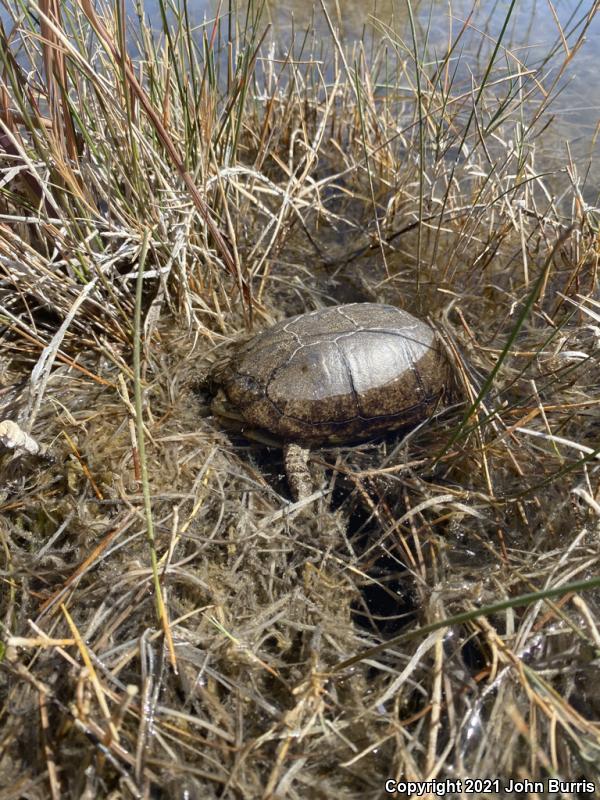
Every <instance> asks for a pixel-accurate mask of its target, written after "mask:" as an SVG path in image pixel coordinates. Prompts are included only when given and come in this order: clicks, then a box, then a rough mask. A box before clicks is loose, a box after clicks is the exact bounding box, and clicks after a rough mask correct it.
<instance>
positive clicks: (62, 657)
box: [0, 0, 600, 800]
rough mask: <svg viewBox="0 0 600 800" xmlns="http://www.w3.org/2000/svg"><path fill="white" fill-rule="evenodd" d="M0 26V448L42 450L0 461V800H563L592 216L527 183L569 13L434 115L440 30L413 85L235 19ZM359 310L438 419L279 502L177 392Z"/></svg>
mask: <svg viewBox="0 0 600 800" xmlns="http://www.w3.org/2000/svg"><path fill="white" fill-rule="evenodd" d="M11 8H12V13H13V18H14V22H15V26H14V28H12V29H11V30H10V31H5V30H0V36H1V38H2V42H1V43H0V44H1V46H0V53H1V59H2V61H1V66H0V111H1V113H0V323H1V329H0V331H1V334H0V335H1V336H2V361H1V363H0V380H1V387H0V412H1V413H0V419H1V420H5V419H9V420H11V421H12V422H14V423H15V424H18V425H19V426H20V428H21V429H22V431H23V436H24V438H23V440H22V441H23V442H26V443H27V442H29V441H30V439H31V440H33V441H34V442H37V443H39V444H41V445H43V448H44V453H43V454H42V455H40V454H38V453H35V451H34V450H33V449H32V448H30V450H29V452H16V451H14V450H6V451H5V452H3V453H2V454H1V456H0V457H1V459H2V460H1V461H0V476H1V483H0V492H1V494H0V503H1V505H0V508H1V512H2V516H1V517H0V580H1V582H2V587H3V589H2V593H1V596H0V613H1V620H2V622H1V626H2V627H1V630H2V639H1V642H0V731H1V733H0V798H1V800H9V798H18V797H19V798H20V797H28V798H34V797H43V798H46V797H48V796H51V797H53V798H58V797H112V798H114V797H124V798H126V797H136V798H137V797H148V796H157V797H158V796H160V797H182V796H187V797H198V798H200V797H202V798H206V797H221V798H223V797H244V798H246V797H248V798H251V797H272V798H276V797H278V798H279V797H290V798H296V797H297V798H301V797H310V798H318V797H323V798H325V797H334V796H335V797H344V798H354V797H357V798H358V797H364V796H367V795H368V796H373V797H379V796H384V794H385V790H384V783H385V780H386V779H388V778H392V779H395V780H404V779H406V780H423V781H425V780H430V781H433V780H438V781H442V780H446V779H458V778H460V779H465V778H469V777H475V776H477V777H481V778H483V777H491V778H501V779H502V780H505V779H507V778H509V777H515V778H519V777H520V778H523V777H529V778H532V779H538V780H541V779H544V778H547V777H549V776H551V777H560V778H562V779H564V780H567V781H569V780H572V781H575V780H578V779H581V778H582V777H587V778H588V779H593V778H594V777H595V776H596V775H597V772H598V765H599V761H600V728H599V710H598V697H597V691H596V687H595V681H594V679H595V673H596V660H597V657H598V655H597V654H598V648H599V645H600V635H599V633H598V628H597V611H598V603H599V595H598V583H599V580H598V578H597V575H598V558H599V556H598V553H599V548H598V542H599V537H600V527H599V522H598V517H599V512H600V486H599V482H598V475H599V473H598V463H597V462H598V458H599V449H598V444H597V439H598V419H599V417H598V404H599V402H600V401H599V400H598V386H599V381H600V370H599V368H598V359H597V354H598V348H599V346H600V338H599V330H600V328H599V319H600V298H599V297H598V291H597V283H598V275H597V270H598V255H597V254H598V231H597V216H596V211H595V209H593V208H590V207H588V206H587V205H586V204H585V202H584V198H583V194H582V186H581V182H580V181H579V180H578V178H577V176H576V171H575V166H574V165H573V164H572V163H570V164H567V171H566V175H563V176H562V178H563V183H562V184H561V185H560V188H559V189H557V188H556V187H557V186H558V184H557V183H556V181H557V180H558V178H557V176H554V175H545V174H543V173H542V172H541V171H540V168H539V166H538V165H536V138H537V136H538V134H539V132H540V130H541V129H542V128H544V127H545V125H546V124H547V115H548V108H549V107H550V106H549V103H550V100H551V96H552V92H550V93H548V92H547V91H546V87H545V86H544V80H545V79H544V73H545V70H546V68H547V66H548V64H549V63H556V64H557V70H558V73H557V74H559V75H560V74H562V72H561V71H562V70H564V69H565V68H566V67H567V65H568V64H569V63H570V62H571V60H572V58H573V55H574V54H575V53H576V51H577V49H578V48H579V46H580V43H581V40H582V37H583V35H584V33H585V30H586V26H587V25H589V22H590V21H591V16H592V15H591V12H590V13H589V14H588V12H587V11H586V13H585V15H582V23H581V25H580V26H579V27H576V26H573V30H574V33H573V34H571V35H569V33H568V32H564V31H561V33H562V34H563V36H562V37H561V38H560V41H559V44H558V46H557V52H553V53H549V54H548V56H547V58H548V61H546V60H544V61H542V63H540V64H539V65H536V67H535V68H534V67H532V66H531V65H525V64H523V63H521V62H520V61H519V60H518V59H517V58H516V56H515V55H514V54H512V53H510V52H509V51H503V50H502V48H503V43H502V41H498V42H496V43H493V44H492V46H491V50H490V55H489V60H488V62H487V64H488V66H489V69H486V70H484V72H483V73H482V77H481V78H480V81H479V82H477V76H474V78H473V81H474V82H473V85H472V86H465V85H462V86H461V85H460V83H459V82H458V78H457V77H456V73H455V58H456V54H457V53H458V52H459V51H460V47H461V45H462V38H463V36H466V35H467V33H468V32H469V30H470V28H469V24H468V23H465V25H464V27H463V28H462V29H461V30H459V31H458V32H457V33H456V34H455V37H454V39H453V40H451V41H450V42H449V45H448V50H447V52H446V54H445V55H444V56H442V57H438V60H437V62H435V63H433V62H430V61H428V60H427V57H426V56H427V51H425V50H422V48H423V42H422V41H421V39H420V38H419V34H418V32H417V28H416V26H415V25H414V24H413V26H412V41H410V42H409V43H408V44H406V43H404V42H403V41H402V40H401V39H400V38H399V37H398V35H397V34H396V33H394V31H393V30H391V29H389V28H387V27H385V26H384V25H383V23H377V25H378V26H379V28H380V31H381V33H382V34H383V35H384V40H383V44H382V46H381V48H380V49H379V50H378V51H377V52H374V53H371V54H369V56H368V57H367V55H366V52H365V47H364V44H358V45H357V46H356V49H355V50H354V51H353V52H347V51H345V50H344V49H343V48H342V46H341V44H340V43H339V41H337V38H336V35H335V30H334V27H333V25H331V32H332V37H333V45H334V59H333V65H329V64H327V63H325V62H324V61H323V60H322V59H320V58H317V56H316V55H315V53H314V52H312V51H310V49H309V44H308V41H306V42H305V43H304V45H303V47H302V46H298V48H297V49H296V50H295V51H294V52H291V53H290V54H289V55H288V57H287V58H286V59H283V61H281V60H278V59H276V58H275V56H274V54H273V53H271V54H269V53H267V52H266V51H265V48H264V45H262V44H261V41H262V39H261V37H262V33H256V31H261V28H260V26H259V25H258V22H257V19H258V16H257V15H258V12H257V10H256V9H254V8H253V7H252V6H250V7H249V9H248V28H247V30H246V31H244V30H237V31H235V34H236V35H235V37H232V38H231V39H229V38H228V32H227V30H226V27H227V25H226V22H225V20H218V21H217V22H216V23H210V24H207V25H206V26H205V27H204V29H203V30H202V31H201V32H200V37H199V39H196V40H194V39H193V37H192V34H191V29H190V25H189V21H188V20H187V19H186V17H185V15H183V14H182V15H180V16H179V17H177V16H175V17H174V18H172V19H171V22H172V25H171V27H170V28H169V29H168V35H167V33H166V30H165V31H163V36H162V38H153V37H152V36H151V33H150V30H149V28H148V26H147V25H145V24H142V26H141V28H140V29H139V34H138V42H137V45H138V48H139V51H140V55H139V57H138V59H137V60H135V61H130V60H129V57H128V56H127V55H125V46H124V42H125V40H126V36H125V24H124V20H123V18H122V16H121V12H120V6H119V4H116V6H115V8H116V16H115V15H113V14H112V12H110V11H109V10H108V9H104V11H103V12H102V14H101V16H100V13H99V12H98V14H99V15H98V16H97V15H96V12H95V11H94V10H93V9H92V7H91V6H90V5H89V4H88V3H85V2H82V3H81V5H80V6H75V7H73V6H71V5H68V4H61V7H60V12H59V8H58V5H57V4H54V3H52V2H50V0H48V2H44V3H41V4H40V6H39V7H37V8H36V9H35V16H32V15H31V13H30V11H29V10H28V8H29V7H25V6H21V5H17V6H13V7H11ZM165 13H166V9H165ZM509 13H510V12H509ZM253 15H254V16H253ZM240 19H241V17H239V18H238V23H237V24H241V23H239V20H240ZM38 21H39V23H40V25H39V26H38ZM507 22H508V17H507ZM198 41H200V42H201V46H198V44H197V42H198ZM558 49H561V51H560V54H559V53H558ZM501 52H503V53H504V55H505V57H506V58H507V61H506V64H505V66H502V65H501V63H500V61H499V53H501ZM386 53H387V55H386ZM390 53H391V55H390ZM559 56H560V60H559V61H558V62H556V61H555V62H551V61H550V59H552V58H554V59H557V58H559ZM555 74H556V73H555ZM550 88H552V89H554V88H558V84H557V86H556V87H550ZM557 191H560V192H562V195H561V196H557ZM136 282H137V285H138V288H139V293H138V311H140V312H143V315H140V319H139V320H137V321H136V314H135V308H136V297H135V285H136ZM373 299H374V300H381V301H389V302H394V303H397V304H399V305H402V306H404V307H408V308H411V309H414V310H415V311H417V313H419V314H421V315H428V316H429V317H430V318H431V319H432V321H433V322H434V324H436V325H437V327H438V328H439V330H440V331H441V333H442V335H443V338H444V342H445V344H446V347H447V349H448V354H449V358H450V359H451V360H452V362H453V364H454V367H455V368H454V374H455V385H454V387H453V388H452V391H451V393H450V396H449V398H448V402H447V405H446V407H445V408H443V409H440V410H439V412H438V413H437V415H436V418H435V419H434V420H432V421H430V422H428V423H427V424H426V425H423V426H422V427H420V428H419V429H418V430H417V431H413V432H411V433H409V434H407V435H406V436H405V437H404V438H398V437H391V438H390V439H389V440H386V441H383V442H375V443H372V444H367V445H362V446H359V447H345V448H340V449H335V450H333V449H330V450H323V451H319V452H315V454H314V458H313V467H314V470H315V476H316V478H317V490H316V492H315V495H313V497H312V498H311V499H310V500H309V501H303V502H301V503H298V504H290V503H289V502H288V494H287V488H286V485H285V481H284V480H283V477H282V475H281V472H282V465H281V455H280V453H279V452H278V451H277V450H276V449H270V448H265V447H259V446H257V445H256V444H251V443H249V442H248V441H245V440H244V439H242V438H241V437H239V436H236V435H235V434H231V435H227V434H226V432H225V431H224V430H223V429H222V428H221V427H220V426H219V425H218V424H217V423H216V422H215V421H214V420H212V419H211V418H210V417H207V416H206V414H205V413H204V415H203V413H202V411H203V397H202V393H201V392H199V390H198V386H199V384H200V382H201V379H202V377H203V376H204V375H205V374H206V372H207V370H208V369H209V367H210V364H212V363H213V362H214V361H216V360H217V359H219V358H221V357H222V354H223V352H224V349H226V346H227V344H228V343H229V342H231V341H233V340H234V339H235V338H236V337H237V336H238V335H239V334H240V333H241V332H243V331H244V330H246V329H247V328H248V327H249V326H251V325H254V326H255V327H261V326H263V325H265V324H267V323H268V322H269V321H271V320H273V319H276V318H280V317H283V316H286V315H288V314H290V313H294V312H299V311H302V310H304V309H309V308H314V307H317V306H319V305H323V304H328V303H331V302H346V301H353V300H373ZM136 341H137V342H138V343H140V344H141V348H140V349H139V352H138V357H137V358H135V359H134V351H135V343H136ZM136 403H137V407H136ZM204 411H205V412H206V409H205V408H204ZM151 532H152V535H150V534H151ZM584 590H585V591H584ZM523 595H529V596H527V597H525V598H523V597H522V596H523ZM564 796H565V797H570V796H573V797H574V796H575V793H573V792H571V793H569V792H566V791H565V793H564Z"/></svg>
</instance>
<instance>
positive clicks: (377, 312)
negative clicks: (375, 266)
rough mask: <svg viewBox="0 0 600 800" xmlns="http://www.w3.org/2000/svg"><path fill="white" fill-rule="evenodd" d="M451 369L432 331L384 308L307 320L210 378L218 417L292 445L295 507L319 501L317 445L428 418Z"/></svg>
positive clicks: (360, 306) (242, 349) (292, 322)
mask: <svg viewBox="0 0 600 800" xmlns="http://www.w3.org/2000/svg"><path fill="white" fill-rule="evenodd" d="M447 377H448V365H447V361H446V358H445V356H444V353H443V351H442V348H441V346H440V341H439V338H438V337H437V335H436V333H435V331H434V330H433V328H432V327H431V326H430V325H428V324H427V323H426V322H423V321H422V320H420V319H417V318H416V317H414V316H413V315H412V314H410V313H408V312H407V311H404V310H402V309H400V308H397V307H395V306H392V305H385V304H382V303H350V304H346V305H337V306H330V307H327V308H322V309H319V310H317V311H311V312H309V313H306V314H300V315H298V316H295V317H291V318H289V319H284V320H283V321H281V322H279V323H277V324H275V325H273V326H272V327H270V328H267V329H266V330H264V331H263V332H262V333H259V334H257V335H255V336H253V337H252V338H251V339H248V340H247V341H244V342H242V343H240V344H238V345H237V346H235V348H234V351H233V353H232V355H231V356H230V358H229V359H228V360H227V361H226V362H225V363H224V364H220V365H217V366H216V367H215V368H214V369H213V371H212V373H211V377H210V383H211V385H212V391H213V395H214V396H213V400H212V404H211V410H212V413H213V414H214V415H216V416H218V417H224V418H227V419H236V420H238V422H239V423H241V426H240V427H241V431H242V433H248V430H250V431H251V432H252V431H259V432H260V431H262V432H266V433H267V434H271V436H274V437H276V439H277V440H278V441H281V442H282V443H283V445H284V462H285V467H286V473H287V478H288V484H289V487H290V489H291V493H292V495H293V497H294V499H295V500H301V499H304V498H306V497H307V496H308V495H310V494H311V493H312V490H313V487H312V480H311V478H310V473H309V470H308V456H309V450H310V448H311V447H315V446H322V445H339V444H347V443H355V442H356V443H358V442H361V441H365V440H367V439H371V438H374V437H376V436H378V435H382V434H384V433H387V432H388V431H391V430H396V429H399V428H408V427H412V426H414V425H416V424H417V423H418V422H421V421H422V420H424V419H426V418H427V417H428V416H429V415H430V414H431V412H432V411H433V409H434V408H435V407H436V404H437V403H438V401H439V400H440V397H441V396H442V394H443V392H444V389H445V386H446V383H447Z"/></svg>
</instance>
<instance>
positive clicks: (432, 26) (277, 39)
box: [0, 0, 600, 205]
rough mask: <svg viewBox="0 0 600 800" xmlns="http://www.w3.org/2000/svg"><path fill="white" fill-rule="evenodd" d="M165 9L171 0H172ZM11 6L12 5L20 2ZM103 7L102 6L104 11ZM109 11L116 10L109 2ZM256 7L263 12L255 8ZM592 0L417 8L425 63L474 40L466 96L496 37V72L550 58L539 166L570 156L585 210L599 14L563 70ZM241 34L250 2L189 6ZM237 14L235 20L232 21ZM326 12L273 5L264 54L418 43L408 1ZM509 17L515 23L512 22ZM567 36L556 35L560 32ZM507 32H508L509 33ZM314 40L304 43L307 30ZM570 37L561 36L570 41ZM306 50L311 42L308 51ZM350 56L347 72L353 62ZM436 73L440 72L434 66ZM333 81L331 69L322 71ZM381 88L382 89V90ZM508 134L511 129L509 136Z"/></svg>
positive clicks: (465, 63)
mask: <svg viewBox="0 0 600 800" xmlns="http://www.w3.org/2000/svg"><path fill="white" fill-rule="evenodd" d="M165 2H166V0H165ZM170 2H171V3H172V4H173V5H176V6H179V7H183V0H170ZM13 3H14V0H13ZM100 5H102V4H100ZM106 5H111V3H106ZM257 5H258V4H257ZM593 5H594V3H593V0H583V1H582V0H556V1H555V2H554V4H553V5H552V8H553V9H554V11H555V13H556V19H555V18H554V16H553V14H552V11H551V4H550V2H548V0H515V3H514V8H513V9H511V8H510V6H511V4H510V3H509V2H508V0H497V1H496V2H485V3H475V4H473V3H472V2H470V0H455V2H453V3H451V4H450V3H447V2H442V0H423V2H419V0H413V2H412V8H413V19H414V25H415V32H416V39H417V43H418V48H419V50H420V53H421V54H422V53H425V58H424V60H425V61H426V62H429V63H432V64H433V63H435V61H436V59H437V58H438V57H441V55H442V54H443V53H444V52H445V51H446V49H447V46H448V41H449V39H450V38H455V37H456V36H457V34H458V32H459V31H460V30H461V28H462V26H463V25H464V24H465V21H466V20H468V24H467V32H466V34H465V35H464V36H463V37H462V38H461V49H460V52H458V51H457V52H456V61H455V63H454V64H453V67H454V66H456V67H457V69H456V74H455V77H454V81H455V86H456V87H460V88H461V89H462V90H464V91H469V90H470V87H471V86H472V85H476V84H477V82H478V81H479V80H480V79H481V77H482V76H483V75H484V73H485V70H486V67H487V64H488V60H489V57H490V54H491V53H492V51H493V49H494V47H495V44H496V42H497V41H498V38H499V37H500V36H501V40H502V41H501V46H500V48H499V50H498V52H497V54H496V57H495V67H496V69H497V70H498V72H497V73H496V74H503V75H504V76H506V74H507V73H510V74H511V75H513V76H516V75H517V74H518V73H520V75H523V73H525V72H526V71H527V70H531V69H534V68H536V67H539V66H540V64H542V63H544V62H545V61H546V59H548V56H549V54H551V53H553V52H554V53H555V55H554V56H553V57H552V58H550V59H549V60H548V63H546V64H545V67H544V70H543V76H544V77H543V85H544V89H545V90H548V89H550V88H551V87H552V85H553V82H554V81H555V80H556V79H558V82H557V84H556V86H555V87H554V89H553V90H552V94H556V95H557V96H556V97H555V99H554V101H553V102H552V104H551V106H550V110H546V111H545V112H544V117H543V119H544V120H550V119H552V124H551V125H550V126H549V128H548V129H547V130H546V131H545V132H544V135H543V137H541V138H539V139H537V140H536V146H537V148H538V150H537V159H538V161H537V168H538V170H539V171H544V172H546V171H550V172H554V171H559V172H560V171H562V172H563V173H564V171H565V169H566V167H567V164H568V158H569V153H570V154H571V155H572V157H573V161H574V162H575V164H576V165H577V169H578V174H579V176H581V180H580V184H581V188H582V192H583V195H584V197H585V200H586V202H588V203H590V204H593V205H596V204H597V194H598V188H599V187H600V166H597V165H596V164H594V163H592V165H591V168H590V160H591V159H592V157H593V155H594V150H595V131H596V128H597V125H598V120H599V116H600V115H599V110H600V82H599V81H598V80H597V79H596V72H595V71H596V64H597V57H596V53H597V52H598V48H599V47H600V15H596V16H595V17H594V18H593V19H592V21H591V24H590V25H589V28H588V30H587V32H586V40H585V43H584V44H583V46H582V47H581V48H580V49H579V50H578V51H577V52H576V53H575V54H574V55H573V57H572V58H571V59H570V60H569V63H568V65H567V67H566V69H565V70H564V72H563V73H562V75H560V76H559V74H558V70H559V68H560V65H561V63H562V62H563V61H564V59H565V55H566V54H567V53H568V52H570V50H571V48H572V47H573V45H574V43H575V41H576V40H577V37H578V33H579V32H580V31H581V29H582V27H583V24H584V20H585V18H586V16H587V15H589V14H591V10H592V8H593ZM136 7H137V6H136V4H135V2H134V1H133V0H127V2H126V8H127V9H128V13H129V14H130V16H131V19H132V21H133V20H134V19H135V17H136ZM236 7H237V8H238V9H239V10H238V11H237V18H236V20H235V21H237V24H238V25H239V26H240V27H243V26H244V24H245V20H246V3H245V2H243V0H242V2H239V3H238V4H237V6H236V4H235V3H233V2H232V3H231V5H230V4H229V3H227V2H225V3H218V2H215V0H198V2H189V4H188V8H187V13H188V15H189V18H190V20H191V21H192V23H193V24H194V25H196V26H198V27H197V33H198V35H199V36H200V34H201V30H202V28H203V26H204V25H208V30H209V31H210V30H212V26H213V23H214V20H215V18H216V17H217V15H218V18H219V20H220V23H221V28H222V30H223V31H227V29H228V28H229V26H230V24H231V27H232V28H234V27H235V23H234V15H235V14H236V11H235V9H236ZM141 8H142V9H143V13H144V15H145V16H146V18H147V19H148V20H149V21H150V23H151V24H152V26H153V27H155V28H156V30H157V31H158V30H159V29H160V28H161V13H160V4H159V2H158V0H148V2H146V3H143V2H142V3H141ZM230 8H231V9H232V12H231V13H230ZM325 8H326V9H327V14H326V13H325V11H324V9H323V6H322V5H321V3H318V4H316V5H310V4H307V3H306V2H305V0H278V1H277V2H275V1H274V0H267V2H266V4H265V7H264V11H263V15H262V18H261V20H260V22H259V23H258V24H257V27H258V28H259V30H260V29H263V28H265V27H266V26H270V27H269V32H268V34H267V39H266V40H265V43H264V51H265V52H266V51H267V50H269V49H270V50H271V52H273V53H274V54H275V56H276V57H277V56H285V55H286V54H287V53H288V52H289V50H290V48H292V50H293V52H294V54H295V55H296V54H300V53H301V55H302V58H304V59H306V58H308V57H311V58H322V59H323V61H324V62H325V64H327V63H328V62H330V61H331V59H330V56H331V53H332V36H331V30H330V25H331V26H332V27H333V28H334V29H335V31H336V35H337V36H338V37H339V41H340V42H341V43H342V44H343V45H344V46H345V48H347V49H348V50H351V48H352V46H353V44H354V43H356V42H363V46H364V54H365V58H366V59H367V60H368V59H370V58H372V57H373V54H374V52H375V50H376V47H377V43H378V42H379V41H380V39H381V35H382V31H383V30H385V31H387V32H388V33H390V34H391V36H390V38H391V39H393V40H394V41H395V42H396V45H397V53H398V54H399V57H400V58H408V59H411V58H412V50H413V45H412V37H411V28H410V17H409V5H408V3H407V2H406V0H402V1H399V0H370V1H369V0H367V2H364V0H325ZM507 15H508V16H509V18H508V22H507ZM0 20H2V21H3V22H4V24H5V25H7V27H8V28H9V29H10V25H9V24H8V19H7V14H6V11H4V10H3V9H0ZM558 23H559V24H560V28H559V24H558ZM504 26H505V30H503V27H504ZM307 31H309V32H310V34H309V36H308V37H306V32H307ZM563 34H564V38H563ZM303 43H304V44H303ZM355 55H356V54H354V55H352V56H350V57H349V63H350V66H352V58H353V57H355ZM432 69H433V68H432ZM324 73H325V75H327V67H326V66H325V67H324ZM382 89H383V87H382ZM542 100H543V91H538V92H535V93H534V94H533V96H532V97H531V99H530V107H529V108H528V110H527V112H526V114H525V117H524V119H528V118H530V117H531V113H532V109H535V108H537V107H539V105H540V103H541V102H542ZM507 135H509V136H510V131H508V132H507ZM550 185H551V186H552V188H553V190H556V189H555V187H558V186H559V185H564V180H562V181H559V182H555V183H554V185H553V181H552V179H550Z"/></svg>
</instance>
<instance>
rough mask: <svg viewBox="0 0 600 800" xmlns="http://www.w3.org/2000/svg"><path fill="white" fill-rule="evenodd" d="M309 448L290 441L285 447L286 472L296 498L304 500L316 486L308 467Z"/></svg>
mask: <svg viewBox="0 0 600 800" xmlns="http://www.w3.org/2000/svg"><path fill="white" fill-rule="evenodd" d="M309 452H310V451H309V448H308V447H302V446H301V445H299V444H296V443H295V442H288V443H287V444H285V445H284V448H283V461H284V464H285V474H286V476H287V480H288V484H289V487H290V489H291V491H292V496H293V498H294V500H304V498H305V497H308V496H309V495H310V494H312V493H313V490H314V486H313V481H312V478H311V476H310V471H309V469H308V456H309Z"/></svg>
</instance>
